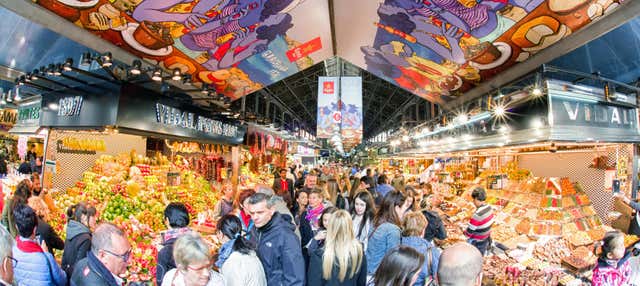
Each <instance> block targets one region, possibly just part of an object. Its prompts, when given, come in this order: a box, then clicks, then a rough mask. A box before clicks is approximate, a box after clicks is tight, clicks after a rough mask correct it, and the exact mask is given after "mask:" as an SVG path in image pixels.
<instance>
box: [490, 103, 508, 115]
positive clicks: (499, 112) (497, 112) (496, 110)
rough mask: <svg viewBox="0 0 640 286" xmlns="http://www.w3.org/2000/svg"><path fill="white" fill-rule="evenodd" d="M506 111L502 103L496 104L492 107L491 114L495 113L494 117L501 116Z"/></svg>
mask: <svg viewBox="0 0 640 286" xmlns="http://www.w3.org/2000/svg"><path fill="white" fill-rule="evenodd" d="M506 112H507V111H506V110H505V108H504V106H502V105H496V107H495V108H494V109H493V115H495V116H496V117H503V116H504V115H505V114H506Z"/></svg>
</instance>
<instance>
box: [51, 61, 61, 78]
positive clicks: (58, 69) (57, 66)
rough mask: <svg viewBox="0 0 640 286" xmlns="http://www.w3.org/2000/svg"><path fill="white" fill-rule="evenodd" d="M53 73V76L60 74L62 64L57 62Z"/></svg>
mask: <svg viewBox="0 0 640 286" xmlns="http://www.w3.org/2000/svg"><path fill="white" fill-rule="evenodd" d="M53 75H55V76H61V75H62V65H61V64H57V65H56V67H55V68H54V69H53Z"/></svg>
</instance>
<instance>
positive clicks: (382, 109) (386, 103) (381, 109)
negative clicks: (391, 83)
mask: <svg viewBox="0 0 640 286" xmlns="http://www.w3.org/2000/svg"><path fill="white" fill-rule="evenodd" d="M397 91H398V90H397V89H395V90H394V91H393V93H391V95H390V96H389V97H388V98H387V101H386V102H385V103H384V104H383V105H382V107H380V109H379V110H378V113H376V115H375V116H373V118H378V116H380V113H382V111H384V108H385V107H387V105H388V104H389V102H390V101H391V99H392V98H393V96H394V95H395V94H396V92H397ZM368 130H371V128H367V131H368Z"/></svg>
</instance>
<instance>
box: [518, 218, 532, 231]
mask: <svg viewBox="0 0 640 286" xmlns="http://www.w3.org/2000/svg"><path fill="white" fill-rule="evenodd" d="M529 230H531V221H529V219H528V218H524V219H522V220H521V221H520V223H518V224H517V225H516V231H517V232H518V233H519V234H529Z"/></svg>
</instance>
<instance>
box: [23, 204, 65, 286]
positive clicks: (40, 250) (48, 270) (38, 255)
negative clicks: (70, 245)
mask: <svg viewBox="0 0 640 286" xmlns="http://www.w3.org/2000/svg"><path fill="white" fill-rule="evenodd" d="M13 217H14V221H15V224H16V227H17V229H18V237H17V238H16V244H15V245H14V246H13V257H14V258H15V259H16V260H17V261H18V262H19V263H18V264H16V267H15V268H14V269H13V270H14V271H15V272H14V273H15V280H16V282H17V283H18V285H30V286H40V285H42V286H50V285H65V284H66V283H67V274H66V273H65V272H64V271H62V268H60V266H59V265H58V263H57V262H56V260H55V258H54V257H53V255H52V254H51V253H49V251H48V249H47V247H46V243H44V242H43V241H38V238H36V230H37V228H38V219H37V217H36V213H35V211H34V210H33V209H32V208H30V207H29V206H28V205H25V204H18V205H16V207H15V208H14V209H13Z"/></svg>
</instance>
